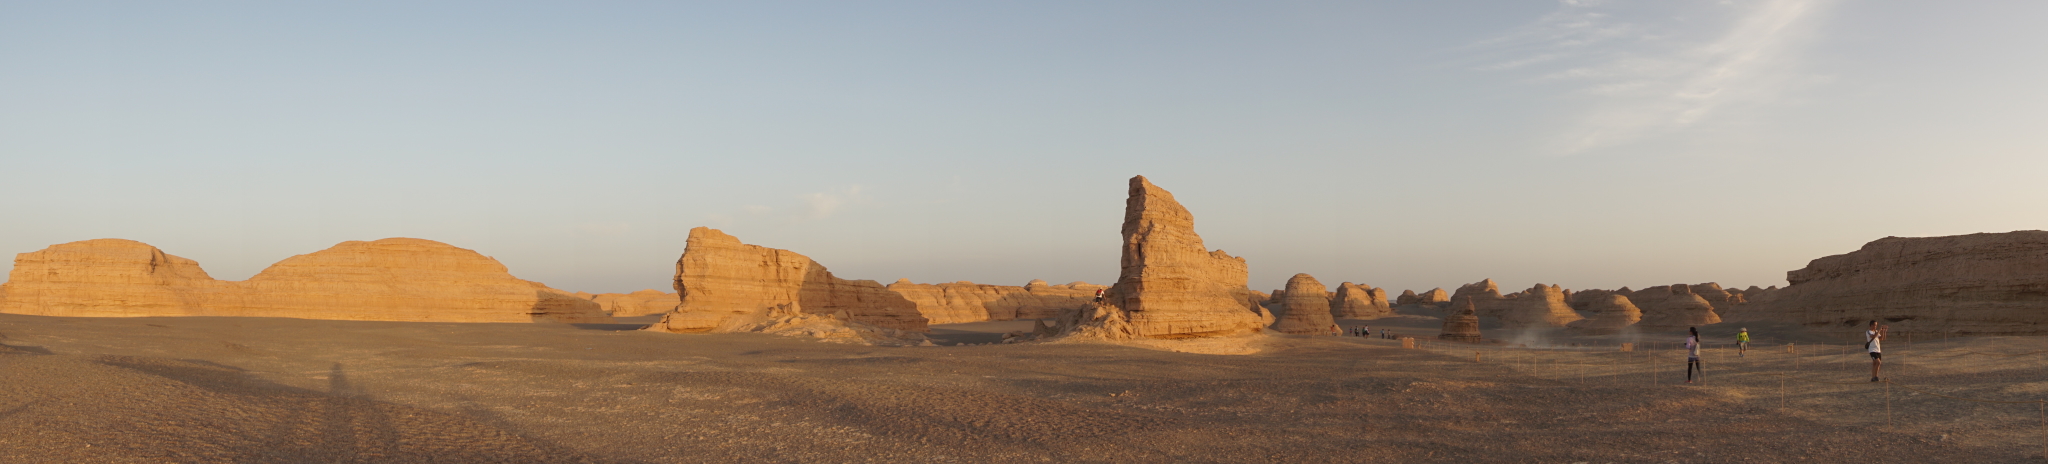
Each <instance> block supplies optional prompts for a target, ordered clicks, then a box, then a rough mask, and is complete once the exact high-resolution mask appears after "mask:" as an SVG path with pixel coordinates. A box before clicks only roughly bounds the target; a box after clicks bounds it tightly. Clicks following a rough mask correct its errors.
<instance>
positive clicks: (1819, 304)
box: [1730, 230, 2048, 335]
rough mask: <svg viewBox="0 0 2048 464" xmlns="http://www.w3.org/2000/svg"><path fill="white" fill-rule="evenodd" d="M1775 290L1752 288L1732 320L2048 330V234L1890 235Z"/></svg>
mask: <svg viewBox="0 0 2048 464" xmlns="http://www.w3.org/2000/svg"><path fill="white" fill-rule="evenodd" d="M1785 279H1786V280H1787V281H1789V282H1791V285H1789V286H1786V287H1784V288H1782V289H1778V290H1776V291H1769V290H1768V289H1764V291H1760V292H1749V291H1745V292H1744V294H1745V298H1746V299H1749V300H1750V303H1749V304H1745V305H1736V306H1735V310H1733V311H1731V313H1732V314H1731V318H1730V319H1731V320H1757V319H1762V320H1782V321H1792V322H1798V323H1800V324H1804V325H1806V326H1809V327H1813V328H1817V329H1824V330H1830V331H1860V330H1862V329H1863V326H1864V325H1865V324H1868V323H1869V321H1871V320H1878V321H1882V322H1884V323H1885V324H1888V325H1891V326H1892V330H1893V331H1894V332H1948V333H1953V334H1975V335H2039V334H2048V232H2043V231H2038V230H2026V231H2017V232H2007V233H1980V234H1969V235H1955V236H1947V237H1923V238H1902V237H1885V238H1882V239H1878V240H1876V241H1873V242H1870V243H1868V244H1865V245H1863V248H1862V249H1859V250H1856V251H1854V252H1850V253H1845V254H1840V255H1834V256H1828V257H1823V258H1820V259H1815V260H1813V261H1812V262H1810V263H1808V264H1807V265H1806V267H1805V268H1803V269H1799V270H1795V271H1791V272H1788V273H1786V277H1785Z"/></svg>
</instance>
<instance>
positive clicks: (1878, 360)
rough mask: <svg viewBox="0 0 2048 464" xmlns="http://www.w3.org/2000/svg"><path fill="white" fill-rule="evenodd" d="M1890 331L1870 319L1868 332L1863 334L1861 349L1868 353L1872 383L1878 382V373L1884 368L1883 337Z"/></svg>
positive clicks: (1889, 328) (1888, 328)
mask: <svg viewBox="0 0 2048 464" xmlns="http://www.w3.org/2000/svg"><path fill="white" fill-rule="evenodd" d="M1891 330H1892V328H1891V327H1885V326H1881V325H1877V320H1876V319H1871V320H1870V330H1866V331H1864V332H1863V348H1864V349H1866V350H1869V351H1870V381H1872V382H1876V381H1877V380H1878V378H1879V377H1878V373H1879V371H1880V370H1882V369H1883V368H1884V335H1885V332H1890V331H1891Z"/></svg>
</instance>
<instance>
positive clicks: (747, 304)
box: [647, 227, 929, 333]
mask: <svg viewBox="0 0 2048 464" xmlns="http://www.w3.org/2000/svg"><path fill="white" fill-rule="evenodd" d="M675 288H676V293H678V294H680V295H681V296H682V302H681V303H680V304H678V305H677V306H676V309H675V310H673V311H669V312H668V313H667V314H664V315H663V316H662V318H661V322H657V323H655V324H654V325H652V326H648V328H647V330H656V331H665V332H674V333H694V332H715V331H731V330H737V328H738V327H741V326H746V325H753V324H757V323H758V321H760V320H764V319H765V318H767V317H768V314H770V313H771V312H772V311H783V312H785V313H790V314H823V315H834V316H836V317H838V318H840V319H841V320H844V321H847V322H857V323H861V324H866V325H871V326H875V327H882V328H889V329H896V330H905V331H912V332H924V331H927V330H929V329H928V328H927V327H926V325H927V322H926V319H925V317H924V316H923V315H921V314H918V312H917V304H916V303H912V302H911V301H910V300H908V299H905V298H903V295H900V294H897V293H896V292H891V291H889V289H888V288H885V287H883V286H882V284H880V283H877V282H875V281H872V280H846V279H841V278H838V277H835V276H833V275H832V272H831V271H828V270H826V269H825V266H824V265H822V264H818V262H817V261H812V260H811V258H809V257H805V256H804V255H801V254H797V253H796V252H792V251H789V250H781V249H775V248H768V247H763V246H758V245H748V244H745V243H740V239H739V238H736V237H733V236H731V235H726V233H724V232H720V231H718V230H717V229H712V228H708V227H698V228H695V229H690V238H689V240H688V242H687V243H686V244H685V245H684V248H683V256H682V258H680V259H678V260H677V261H676V277H675Z"/></svg>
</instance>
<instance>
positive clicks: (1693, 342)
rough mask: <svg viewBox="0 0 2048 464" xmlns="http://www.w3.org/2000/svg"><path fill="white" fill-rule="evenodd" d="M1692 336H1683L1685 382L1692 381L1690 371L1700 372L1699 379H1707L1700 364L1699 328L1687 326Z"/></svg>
mask: <svg viewBox="0 0 2048 464" xmlns="http://www.w3.org/2000/svg"><path fill="white" fill-rule="evenodd" d="M1686 330H1690V331H1692V336H1690V337H1685V383H1692V372H1693V371H1694V370H1698V371H1699V372H1700V381H1702V382H1705V381H1706V380H1707V370H1706V368H1705V367H1701V366H1700V328H1699V327H1689V328H1687V329H1686Z"/></svg>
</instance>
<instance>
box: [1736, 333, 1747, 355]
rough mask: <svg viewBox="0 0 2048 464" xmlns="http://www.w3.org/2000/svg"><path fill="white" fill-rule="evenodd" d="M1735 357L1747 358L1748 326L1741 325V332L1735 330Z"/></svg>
mask: <svg viewBox="0 0 2048 464" xmlns="http://www.w3.org/2000/svg"><path fill="white" fill-rule="evenodd" d="M1735 357H1738V358H1747V357H1749V328H1748V327H1743V328H1742V331H1741V332H1737V333H1735Z"/></svg>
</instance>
